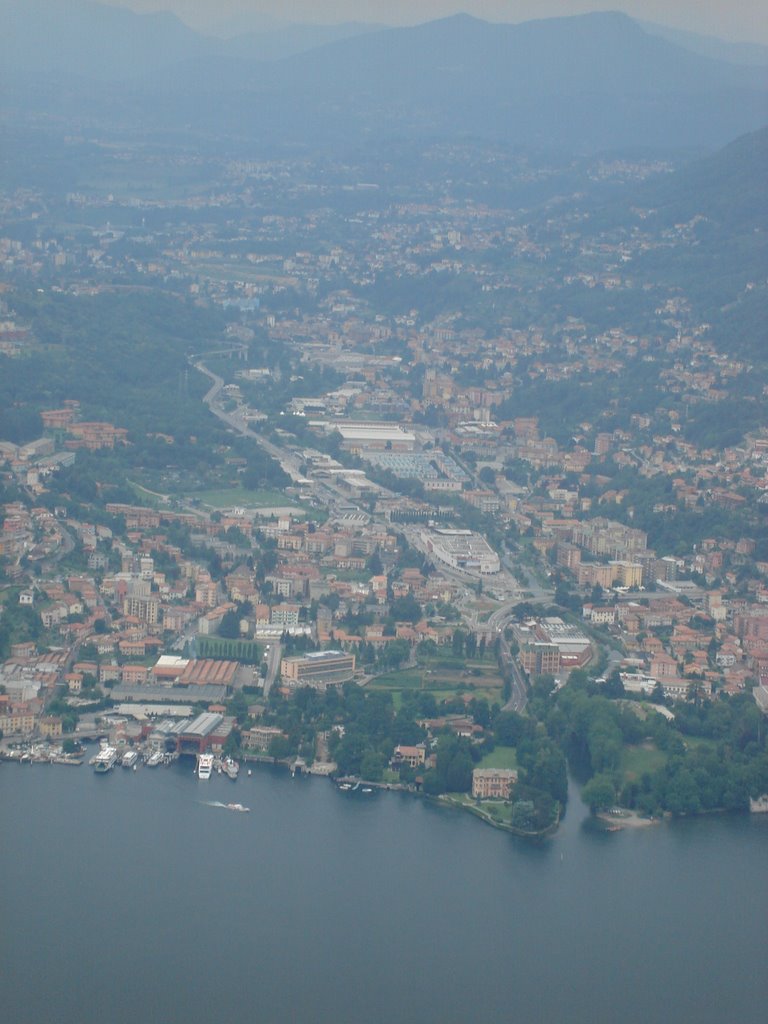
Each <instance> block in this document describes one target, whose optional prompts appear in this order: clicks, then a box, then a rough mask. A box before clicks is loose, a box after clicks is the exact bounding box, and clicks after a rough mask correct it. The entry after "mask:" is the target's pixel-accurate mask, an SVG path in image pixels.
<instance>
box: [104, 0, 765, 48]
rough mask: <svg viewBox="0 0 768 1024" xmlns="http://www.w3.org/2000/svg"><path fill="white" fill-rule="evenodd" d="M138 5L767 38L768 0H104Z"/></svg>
mask: <svg viewBox="0 0 768 1024" xmlns="http://www.w3.org/2000/svg"><path fill="white" fill-rule="evenodd" d="M102 2H106V3H111V4H112V5H113V6H118V7H132V8H133V9H134V10H136V11H157V10H171V11H174V12H175V13H176V14H178V15H179V17H181V18H183V19H184V21H186V22H187V23H188V24H190V25H192V26H193V27H194V28H197V29H208V28H211V27H212V26H215V25H217V24H221V22H222V21H223V20H224V19H225V18H227V17H228V16H229V15H235V14H240V13H242V12H255V13H261V14H266V15H270V16H271V17H273V18H276V19H278V20H280V21H314V22H338V21H373V22H382V23H386V24H390V25H395V24H399V25H405V24H414V23H417V22H420V21H429V20H430V19H432V18H437V17H440V16H441V15H445V14H453V13H456V12H457V11H466V12H467V13H469V14H475V15H477V16H478V17H481V18H486V19H488V20H489V21H526V20H528V19H529V18H542V17H551V16H553V15H560V14H580V13H583V12H585V11H594V10H621V11H626V12H627V14H631V15H633V16H634V17H637V18H641V19H645V20H647V21H656V22H660V23H662V24H666V25H671V26H674V27H675V28H686V29H689V30H692V31H696V32H701V33H704V34H708V35H717V36H721V37H722V38H724V39H736V40H748V41H751V42H768V4H767V3H766V0H607V2H605V0H102Z"/></svg>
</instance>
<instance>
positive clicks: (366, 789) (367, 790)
mask: <svg viewBox="0 0 768 1024" xmlns="http://www.w3.org/2000/svg"><path fill="white" fill-rule="evenodd" d="M363 792H364V793H372V792H373V789H372V788H371V787H370V786H363Z"/></svg>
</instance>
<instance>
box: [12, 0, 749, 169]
mask: <svg viewBox="0 0 768 1024" xmlns="http://www.w3.org/2000/svg"><path fill="white" fill-rule="evenodd" d="M0 14H2V16H3V22H4V24H6V25H8V26H10V31H8V32H7V33H6V34H5V36H4V38H3V40H2V41H1V42H0V61H2V65H3V68H4V69H5V73H6V90H5V91H6V95H7V98H6V105H7V106H8V107H10V108H11V109H16V110H20V111H23V110H26V111H27V112H29V111H30V110H37V111H45V112H51V113H54V114H55V113H59V114H63V115H67V114H69V115H71V114H78V113H82V114H86V115H88V116H96V117H99V118H102V117H111V118H113V119H114V120H115V121H117V122H119V121H125V120H126V119H127V120H129V121H139V122H140V123H141V124H142V125H144V126H145V127H147V128H149V129H151V130H155V131H169V130H177V129H178V127H179V126H180V125H184V126H185V127H186V128H187V129H189V130H192V131H195V132H204V133H205V134H206V135H210V134H211V133H214V134H221V133H223V134H236V135H239V136H250V137H257V138H261V139H264V140H265V141H266V140H269V141H273V142H279V143H286V142H290V143H301V144H307V143H308V144H318V143H322V142H324V141H326V142H333V141H347V142H354V141H355V140H364V139H366V138H381V137H386V136H388V135H391V136H406V137H407V136H412V135H413V134H415V133H424V132H427V133H431V134H434V135H479V136H486V137H498V138H503V139H505V140H507V141H510V140H511V141H516V142H520V143H521V144H529V145H530V144H535V145H544V146H558V147H570V148H574V149H576V150H581V151H590V150H595V149H601V148H606V147H615V146H626V145H633V146H658V147H665V146H667V147H673V148H679V147H686V146H689V147H700V148H713V147H715V146H717V145H721V144H724V143H726V142H727V141H729V140H730V139H732V138H734V137H735V136H736V135H739V134H741V133H743V132H747V131H750V130H754V129H756V128H757V127H759V126H760V125H761V124H762V123H764V122H765V121H766V120H768V80H767V77H766V71H765V68H764V67H760V66H748V65H747V64H745V63H742V64H736V63H733V62H731V61H727V60H722V59H716V58H715V57H712V56H704V55H702V54H701V53H694V52H693V50H692V49H690V48H684V47H683V46H681V45H679V44H678V43H677V42H672V41H670V40H669V39H663V38H661V37H660V36H659V35H658V34H656V35H653V34H651V33H650V32H649V31H647V30H646V29H644V28H643V27H641V26H640V25H639V24H638V23H637V22H635V21H633V20H632V19H630V18H629V17H627V16H626V15H622V14H616V13H600V14H592V15H583V16H577V17H572V18H554V19H547V20H541V21H533V22H527V23H524V24H521V25H510V24H501V25H495V24H489V23H487V22H484V21H480V20H478V19H475V18H471V17H469V16H467V15H457V16H455V17H450V18H445V19H441V20H439V21H434V22H429V23H427V24H424V25H420V26H417V27H415V28H399V29H377V27H376V26H367V25H361V24H347V25H339V26H330V27H329V26H306V25H305V26H288V27H283V28H273V29H270V30H268V31H265V32H257V33H250V34H246V35H241V36H235V37H233V38H231V39H225V40H223V39H214V38H212V37H205V36H202V35H200V34H198V33H196V32H194V31H193V30H192V29H190V28H188V27H187V26H186V25H184V24H183V23H182V22H181V21H180V20H179V19H178V18H176V17H174V16H173V15H169V14H153V15H138V14H134V13H133V12H130V11H127V10H122V9H119V8H112V7H105V6H103V5H101V4H98V3H94V2H90V0H69V2H67V3H66V4H53V5H52V4H51V3H50V2H44V0H24V2H23V3H21V2H20V0H2V2H0ZM700 48H701V47H700ZM715 52H720V51H717V50H716V51H715ZM721 52H723V53H725V52H730V53H731V56H733V55H734V53H735V51H727V49H726V47H725V44H723V48H722V51H721ZM739 52H740V53H742V56H743V57H744V59H745V60H746V59H747V51H739ZM756 56H759V50H758V51H755V50H754V49H752V50H749V51H748V57H749V59H751V60H754V59H756ZM94 78H97V79H99V80H100V81H101V83H102V84H101V85H100V86H99V89H98V90H94V89H93V85H92V80H93V79H94ZM62 81H65V82H66V89H64V90H62V87H61V83H62Z"/></svg>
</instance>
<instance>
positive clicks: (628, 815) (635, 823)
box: [593, 807, 662, 832]
mask: <svg viewBox="0 0 768 1024" xmlns="http://www.w3.org/2000/svg"><path fill="white" fill-rule="evenodd" d="M593 817H594V818H595V820H596V821H602V822H604V823H605V824H606V825H610V826H612V827H611V828H608V829H606V830H605V831H606V832H620V831H622V830H623V829H625V828H648V826H649V825H660V824H661V822H662V819H661V818H646V817H644V816H643V815H642V814H638V813H637V811H630V810H629V809H627V808H625V807H622V808H621V813H620V814H611V813H610V812H608V811H599V812H598V813H597V814H595V815H593Z"/></svg>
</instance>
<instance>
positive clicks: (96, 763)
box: [92, 747, 117, 773]
mask: <svg viewBox="0 0 768 1024" xmlns="http://www.w3.org/2000/svg"><path fill="white" fill-rule="evenodd" d="M92 763H93V770H94V771H95V772H100V773H103V772H109V771H112V769H113V768H114V767H115V765H116V764H117V751H116V750H115V748H114V747H102V749H101V750H100V751H99V752H98V754H97V755H96V756H95V757H94V759H93V762H92Z"/></svg>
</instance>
